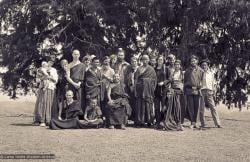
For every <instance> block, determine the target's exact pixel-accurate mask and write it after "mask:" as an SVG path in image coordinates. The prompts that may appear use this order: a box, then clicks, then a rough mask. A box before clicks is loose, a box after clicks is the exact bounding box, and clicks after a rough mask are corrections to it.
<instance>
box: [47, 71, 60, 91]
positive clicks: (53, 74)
mask: <svg viewBox="0 0 250 162" xmlns="http://www.w3.org/2000/svg"><path fill="white" fill-rule="evenodd" d="M49 73H50V76H51V77H52V78H53V79H54V80H55V82H54V81H52V80H48V89H51V90H54V89H56V83H57V81H58V74H57V71H56V69H55V68H53V67H51V68H50V69H49Z"/></svg>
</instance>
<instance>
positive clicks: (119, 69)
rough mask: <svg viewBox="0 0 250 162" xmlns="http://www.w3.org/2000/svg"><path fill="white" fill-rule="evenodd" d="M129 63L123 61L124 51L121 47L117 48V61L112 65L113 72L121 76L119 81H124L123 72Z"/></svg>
mask: <svg viewBox="0 0 250 162" xmlns="http://www.w3.org/2000/svg"><path fill="white" fill-rule="evenodd" d="M128 65H129V63H128V62H126V61H125V51H124V50H123V49H122V48H118V54H117V61H116V63H115V66H114V70H115V73H118V74H119V75H120V77H121V82H122V83H124V72H125V70H126V68H127V66H128Z"/></svg>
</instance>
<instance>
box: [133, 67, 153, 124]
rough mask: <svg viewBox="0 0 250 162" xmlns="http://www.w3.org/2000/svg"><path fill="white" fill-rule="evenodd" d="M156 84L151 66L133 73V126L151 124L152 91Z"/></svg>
mask: <svg viewBox="0 0 250 162" xmlns="http://www.w3.org/2000/svg"><path fill="white" fill-rule="evenodd" d="M156 84H157V76H156V73H155V70H154V68H153V67H151V66H149V65H148V66H147V67H146V69H145V70H144V71H143V72H141V70H140V69H137V71H136V73H135V97H136V110H135V124H137V125H138V124H144V123H148V124H152V123H153V120H154V91H155V88H156Z"/></svg>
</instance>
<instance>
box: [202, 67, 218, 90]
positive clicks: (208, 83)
mask: <svg viewBox="0 0 250 162" xmlns="http://www.w3.org/2000/svg"><path fill="white" fill-rule="evenodd" d="M204 73H205V83H204V85H203V87H202V89H208V90H212V91H213V90H214V85H215V79H214V73H213V71H211V70H207V71H204Z"/></svg>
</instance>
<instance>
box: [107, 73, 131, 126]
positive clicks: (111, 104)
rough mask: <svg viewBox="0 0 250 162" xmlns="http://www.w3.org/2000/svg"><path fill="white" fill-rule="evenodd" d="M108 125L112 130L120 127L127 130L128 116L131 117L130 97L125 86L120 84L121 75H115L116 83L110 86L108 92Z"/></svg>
mask: <svg viewBox="0 0 250 162" xmlns="http://www.w3.org/2000/svg"><path fill="white" fill-rule="evenodd" d="M107 95H108V105H107V123H108V124H109V128H110V129H114V126H120V128H121V129H125V125H126V123H127V119H128V116H130V115H131V107H130V105H129V102H128V95H127V94H126V93H125V90H124V84H123V83H121V82H120V76H119V74H115V75H114V81H113V83H111V84H110V86H109V88H108V91H107Z"/></svg>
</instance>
